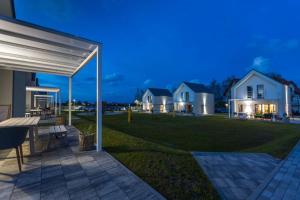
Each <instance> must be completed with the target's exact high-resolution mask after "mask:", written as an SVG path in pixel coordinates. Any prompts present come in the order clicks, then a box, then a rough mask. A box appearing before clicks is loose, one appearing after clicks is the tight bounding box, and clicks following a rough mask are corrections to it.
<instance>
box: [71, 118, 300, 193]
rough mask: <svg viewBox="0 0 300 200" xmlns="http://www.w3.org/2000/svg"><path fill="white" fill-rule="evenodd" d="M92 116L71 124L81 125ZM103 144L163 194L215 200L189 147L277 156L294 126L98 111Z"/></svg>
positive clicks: (299, 134) (295, 135) (296, 131)
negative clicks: (130, 116) (109, 114)
mask: <svg viewBox="0 0 300 200" xmlns="http://www.w3.org/2000/svg"><path fill="white" fill-rule="evenodd" d="M94 122H95V120H94V118H93V117H82V119H81V121H80V123H78V122H77V123H76V124H75V126H77V127H78V128H79V129H81V130H84V129H85V128H87V127H88V125H89V124H94ZM103 124H104V129H103V143H104V148H105V150H107V151H108V152H109V153H111V154H112V155H113V156H114V157H115V158H117V159H118V160H120V161H121V162H122V163H123V164H124V165H126V166H127V167H128V168H129V169H131V170H132V171H133V172H134V173H135V174H137V175H138V176H140V177H141V178H142V179H143V180H145V181H146V182H148V183H149V184H150V185H151V186H153V187H154V188H155V189H156V190H158V191H159V192H160V193H161V194H163V195H164V196H165V197H167V198H168V199H218V196H217V194H216V192H215V191H214V189H213V188H212V186H211V184H210V183H209V181H208V180H207V178H206V177H205V175H204V174H203V172H202V171H201V169H200V168H199V167H198V165H197V163H196V162H195V160H194V159H193V157H192V156H191V154H190V151H216V152H218V151H235V152H266V153H270V154H272V155H274V156H276V157H279V158H283V157H284V156H286V155H287V154H288V152H289V151H290V150H291V148H292V147H293V145H294V144H296V142H297V140H298V139H299V138H300V126H299V125H289V124H279V123H269V122H261V121H240V120H230V119H226V118H225V117H224V116H210V117H202V118H195V117H176V118H173V117H172V116H170V115H148V114H134V115H133V121H132V123H131V124H128V122H127V115H126V114H123V115H114V116H104V119H103Z"/></svg>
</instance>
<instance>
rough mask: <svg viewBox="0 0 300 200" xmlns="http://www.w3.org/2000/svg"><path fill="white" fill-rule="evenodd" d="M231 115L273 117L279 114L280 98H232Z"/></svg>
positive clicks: (230, 103) (230, 101) (230, 102)
mask: <svg viewBox="0 0 300 200" xmlns="http://www.w3.org/2000/svg"><path fill="white" fill-rule="evenodd" d="M228 105H229V117H241V116H243V117H245V118H252V119H253V118H264V117H265V116H267V117H269V118H270V119H271V117H272V116H277V115H278V114H279V112H278V108H279V103H278V100H266V99H231V100H229V103H228Z"/></svg>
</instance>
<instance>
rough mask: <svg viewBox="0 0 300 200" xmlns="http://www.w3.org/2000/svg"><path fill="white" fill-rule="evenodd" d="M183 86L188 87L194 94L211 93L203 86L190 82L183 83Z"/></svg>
mask: <svg viewBox="0 0 300 200" xmlns="http://www.w3.org/2000/svg"><path fill="white" fill-rule="evenodd" d="M183 84H185V85H186V86H187V87H189V88H190V89H191V90H193V92H195V93H211V91H210V90H209V89H208V88H207V87H206V86H205V85H203V84H199V83H190V82H186V81H184V82H183Z"/></svg>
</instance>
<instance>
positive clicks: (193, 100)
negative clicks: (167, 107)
mask: <svg viewBox="0 0 300 200" xmlns="http://www.w3.org/2000/svg"><path fill="white" fill-rule="evenodd" d="M173 99H174V110H175V111H176V112H184V113H192V114H195V115H207V114H214V112H215V100H214V95H213V94H212V93H210V91H209V90H208V89H207V87H206V86H204V85H202V84H196V83H189V82H183V83H181V84H180V85H179V87H178V88H177V90H176V91H175V92H174V94H173Z"/></svg>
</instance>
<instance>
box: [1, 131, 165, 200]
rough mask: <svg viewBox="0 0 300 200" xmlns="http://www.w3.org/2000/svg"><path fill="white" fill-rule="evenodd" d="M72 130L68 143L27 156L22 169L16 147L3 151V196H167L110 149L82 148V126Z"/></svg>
mask: <svg viewBox="0 0 300 200" xmlns="http://www.w3.org/2000/svg"><path fill="white" fill-rule="evenodd" d="M68 130H69V131H68V132H69V133H68V137H67V139H66V140H67V141H66V143H65V141H64V142H60V141H59V142H58V144H59V145H57V144H56V145H57V146H56V147H55V145H53V144H52V150H51V151H47V152H43V153H41V154H39V155H36V156H26V157H25V160H24V161H25V164H24V165H23V172H22V173H19V172H18V168H17V162H16V159H15V155H14V151H1V152H0V156H1V157H2V156H5V157H6V158H7V157H8V159H3V157H2V159H1V158H0V199H12V200H15V199H16V200H18V199H25V200H26V199H28V200H31V199H42V200H46V199H49V200H50V199H59V200H61V199H82V200H84V199H104V200H112V199H120V200H123V199H124V200H126V199H135V200H138V199H143V200H147V199H149V200H150V199H165V198H164V197H162V196H161V195H160V194H159V193H158V192H156V191H155V190H154V189H152V188H151V187H150V186H149V185H148V184H146V183H145V182H144V181H142V180H141V179H140V178H138V177H137V176H136V175H134V174H133V173H132V172H131V171H129V170H128V169H127V168H126V167H124V166H123V165H122V164H121V163H119V162H118V161H117V160H115V159H114V158H113V157H111V156H110V155H109V154H108V153H106V152H101V153H98V152H95V151H89V152H79V151H78V130H77V129H75V128H74V127H69V128H68ZM56 140H57V139H56ZM56 143H57V141H56ZM24 146H25V148H24V149H25V150H24V151H25V153H26V152H27V151H28V147H27V146H28V145H24ZM47 146H49V145H47ZM50 146H51V145H50Z"/></svg>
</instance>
